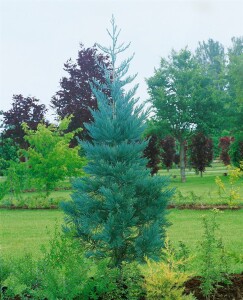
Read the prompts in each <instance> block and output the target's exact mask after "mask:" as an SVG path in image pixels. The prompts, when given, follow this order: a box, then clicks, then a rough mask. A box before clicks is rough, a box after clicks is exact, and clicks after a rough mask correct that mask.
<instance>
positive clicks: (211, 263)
mask: <svg viewBox="0 0 243 300" xmlns="http://www.w3.org/2000/svg"><path fill="white" fill-rule="evenodd" d="M218 214H219V211H218V210H216V209H214V210H213V211H212V214H211V215H209V216H207V217H206V216H203V228H204V233H203V237H202V241H201V243H200V246H199V249H198V267H199V270H200V273H201V276H202V283H201V289H202V292H203V294H204V296H205V297H206V298H207V299H210V297H211V296H212V295H213V294H214V292H215V290H216V288H217V286H218V285H219V283H220V282H225V283H229V281H228V280H227V274H228V256H227V255H226V251H225V248H224V245H223V242H222V238H218V237H217V230H218V229H219V227H218V223H217V221H216V218H217V215H218Z"/></svg>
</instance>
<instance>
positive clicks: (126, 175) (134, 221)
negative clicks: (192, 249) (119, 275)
mask: <svg viewBox="0 0 243 300" xmlns="http://www.w3.org/2000/svg"><path fill="white" fill-rule="evenodd" d="M111 23H112V32H109V35H110V36H111V38H112V46H111V47H109V48H105V47H102V46H100V49H101V50H103V51H104V52H105V53H107V54H108V55H110V57H111V61H112V70H111V71H109V70H108V69H107V68H106V69H105V74H106V88H107V89H108V90H110V93H111V97H112V98H111V99H109V97H108V96H107V95H106V94H105V93H104V92H103V91H102V86H101V85H99V84H98V87H99V89H97V88H93V92H94V94H95V95H96V98H97V101H98V110H95V111H94V110H93V111H92V115H93V118H94V122H93V123H91V124H86V128H87V130H89V134H90V136H91V138H92V143H89V142H86V143H85V142H82V145H83V147H84V150H85V153H86V155H87V158H88V160H89V163H88V166H87V167H86V169H85V170H86V172H87V174H88V175H89V176H87V177H85V178H83V179H81V180H78V181H77V183H76V184H75V185H74V188H75V192H74V194H73V195H72V202H68V203H63V209H64V212H65V214H66V221H67V222H68V223H69V224H70V226H71V230H72V232H73V230H74V232H75V236H77V237H79V238H81V239H82V241H83V242H84V243H85V246H86V250H87V251H88V254H89V255H95V256H96V257H109V258H110V259H111V264H112V265H113V266H118V267H121V264H122V262H124V261H126V262H129V261H143V260H144V258H145V256H147V257H152V258H155V259H156V258H158V257H159V256H160V252H161V247H162V246H163V238H164V230H165V229H164V226H165V224H166V220H165V218H164V214H165V207H166V203H167V200H168V199H169V198H170V196H171V192H170V191H169V190H167V189H165V187H166V186H167V184H168V179H167V178H165V177H161V176H153V177H152V176H151V175H150V172H149V170H148V169H147V168H146V164H147V160H146V159H145V158H144V157H143V151H144V149H145V147H146V142H145V141H143V140H142V134H143V131H144V129H145V124H146V117H147V115H146V114H145V113H143V111H142V109H143V107H142V106H141V105H138V99H136V98H134V96H135V92H136V89H137V86H135V87H134V88H133V89H131V90H129V91H127V92H126V91H125V89H124V86H125V85H126V84H128V83H130V82H132V80H133V78H134V77H130V76H128V77H125V78H124V76H125V75H126V73H127V71H128V68H129V62H130V60H131V58H129V59H127V60H125V61H124V62H123V63H121V65H120V66H118V67H117V66H116V61H117V54H118V53H120V52H122V51H124V50H125V49H126V48H127V47H128V46H124V45H123V44H122V45H121V46H117V39H118V35H119V33H118V32H117V27H116V25H115V24H114V19H112V21H111ZM73 227H74V228H73Z"/></svg>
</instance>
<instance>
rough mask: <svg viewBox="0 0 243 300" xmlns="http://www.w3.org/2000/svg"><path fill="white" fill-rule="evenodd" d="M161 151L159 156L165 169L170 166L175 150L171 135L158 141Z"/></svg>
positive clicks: (168, 168)
mask: <svg viewBox="0 0 243 300" xmlns="http://www.w3.org/2000/svg"><path fill="white" fill-rule="evenodd" d="M160 145H161V148H162V153H161V158H162V162H163V164H164V165H165V166H166V169H167V171H168V172H169V170H170V169H171V168H172V165H173V162H174V158H175V154H176V150H175V139H174V138H173V137H172V136H167V137H165V138H164V139H162V140H161V142H160Z"/></svg>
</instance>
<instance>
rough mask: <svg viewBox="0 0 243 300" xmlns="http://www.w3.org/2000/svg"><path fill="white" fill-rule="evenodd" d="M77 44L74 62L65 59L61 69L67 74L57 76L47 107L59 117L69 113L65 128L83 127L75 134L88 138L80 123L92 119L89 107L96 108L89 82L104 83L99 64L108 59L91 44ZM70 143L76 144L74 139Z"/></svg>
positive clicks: (71, 129)
mask: <svg viewBox="0 0 243 300" xmlns="http://www.w3.org/2000/svg"><path fill="white" fill-rule="evenodd" d="M80 47H81V49H80V50H79V52H78V59H77V63H73V62H72V61H71V60H70V59H69V60H68V61H67V62H66V63H65V64H64V67H65V68H64V70H65V71H66V72H67V73H68V76H67V77H63V78H62V79H61V81H60V86H61V89H60V90H59V91H58V92H57V93H56V95H55V96H53V97H52V100H51V107H52V108H53V109H54V110H55V111H56V113H57V115H58V116H59V117H61V118H64V117H66V116H69V115H71V114H72V115H73V118H72V120H71V122H70V124H69V128H68V131H73V130H76V129H77V128H83V131H82V132H81V133H78V134H77V136H78V137H79V138H80V139H90V137H89V135H88V132H87V130H86V129H85V127H84V123H89V122H91V121H92V116H91V113H90V109H92V110H94V109H96V108H97V100H96V98H95V95H94V94H93V92H92V90H91V87H90V83H91V82H94V81H98V82H100V83H104V82H105V79H104V76H105V75H104V71H103V70H102V68H100V66H99V65H100V64H103V65H106V66H107V67H109V65H110V63H109V59H108V57H107V56H104V55H102V54H99V53H97V48H96V47H95V46H94V47H92V48H87V49H85V48H84V46H83V45H82V44H81V45H80ZM107 95H108V91H107ZM72 144H73V145H75V144H76V142H75V140H74V141H73V143H72Z"/></svg>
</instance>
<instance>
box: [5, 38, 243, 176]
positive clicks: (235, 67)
mask: <svg viewBox="0 0 243 300" xmlns="http://www.w3.org/2000/svg"><path fill="white" fill-rule="evenodd" d="M101 64H102V65H105V66H106V68H107V69H112V61H111V58H110V57H109V55H106V54H101V53H100V52H99V51H98V48H97V46H96V45H94V46H93V47H91V48H85V47H84V45H83V44H81V45H80V49H79V51H78V58H77V60H76V62H73V61H72V60H68V61H67V62H66V63H65V64H64V69H65V71H66V74H67V75H66V76H65V77H63V78H61V80H60V89H59V90H58V91H57V92H56V94H55V95H54V96H53V97H52V99H51V104H50V107H51V109H52V110H53V111H54V112H55V116H56V119H57V120H60V119H63V118H66V117H69V116H72V118H70V122H69V124H68V127H67V128H66V129H65V133H69V132H75V133H74V135H73V137H72V139H71V140H70V147H75V146H77V143H78V142H77V139H80V140H84V141H91V137H90V135H89V132H88V131H87V129H86V127H85V126H84V124H85V123H91V122H92V121H93V117H92V114H91V110H95V109H97V97H96V95H95V94H94V93H93V91H92V88H91V84H90V83H93V84H94V85H97V83H99V84H101V85H103V86H104V83H105V81H106V74H105V72H104V70H103V69H102V68H100V67H99V66H100V65H101ZM146 82H147V85H148V93H149V99H148V100H149V102H150V104H151V109H152V111H153V114H152V117H149V118H147V124H148V126H147V129H146V131H145V133H144V138H145V139H148V146H147V148H146V149H145V151H144V155H145V156H146V157H147V158H148V159H149V161H148V164H147V166H148V167H151V174H152V175H153V174H155V173H157V171H158V169H159V167H160V164H161V162H162V164H163V165H164V167H165V168H166V169H168V170H169V169H170V168H171V167H172V164H174V163H175V164H176V165H178V166H179V167H180V170H181V178H182V181H185V180H186V177H185V168H186V165H187V166H191V167H193V168H195V170H196V171H197V172H200V173H201V174H202V172H203V171H204V170H205V167H206V166H208V165H210V163H211V162H212V159H213V157H220V159H221V160H222V161H223V162H224V163H225V164H229V163H231V162H232V163H233V164H235V165H239V162H240V160H242V159H243V38H242V37H238V38H232V43H231V46H230V47H229V48H225V47H224V46H223V45H222V44H220V43H219V42H218V41H214V40H212V39H209V40H208V41H206V42H199V44H198V47H197V48H196V50H195V51H194V52H192V51H190V50H189V49H188V48H187V47H186V48H184V49H181V50H180V51H178V52H176V51H175V50H172V51H171V53H170V55H169V56H168V57H167V58H162V59H161V62H160V66H159V67H158V68H156V69H155V71H154V75H153V76H151V77H150V78H147V79H146ZM103 92H104V94H105V95H107V97H108V98H109V97H110V96H111V95H110V91H109V89H106V88H104V90H103ZM46 112H47V107H46V106H45V105H44V104H41V103H40V100H39V99H37V98H35V97H30V96H29V97H24V96H23V95H14V96H13V99H12V106H11V109H9V110H8V111H5V112H3V111H2V112H1V115H2V132H1V140H0V145H1V147H0V155H1V158H0V170H1V173H2V174H3V172H4V171H5V170H7V168H8V167H9V166H10V161H13V160H14V161H17V160H25V157H24V155H23V151H22V152H21V151H19V149H24V150H27V149H28V148H29V147H30V142H29V141H28V139H26V138H24V136H25V135H26V132H25V129H24V127H23V123H25V124H26V125H27V126H28V128H29V129H30V130H34V131H35V130H37V128H38V125H39V124H45V125H46V126H49V125H50V124H49V121H48V120H47V119H46V117H45V116H46ZM53 126H55V125H53ZM79 128H82V131H80V130H78V129H79ZM220 149H221V152H219V151H220Z"/></svg>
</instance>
